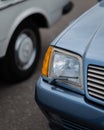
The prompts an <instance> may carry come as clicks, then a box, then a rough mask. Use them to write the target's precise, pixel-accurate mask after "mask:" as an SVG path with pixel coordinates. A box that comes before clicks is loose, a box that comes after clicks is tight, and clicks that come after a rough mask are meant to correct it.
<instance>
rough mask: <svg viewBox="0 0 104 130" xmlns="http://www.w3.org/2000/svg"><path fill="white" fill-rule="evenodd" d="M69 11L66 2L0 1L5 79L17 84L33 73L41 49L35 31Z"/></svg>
mask: <svg viewBox="0 0 104 130" xmlns="http://www.w3.org/2000/svg"><path fill="white" fill-rule="evenodd" d="M69 10H70V2H69V1H68V0H0V58H1V59H2V60H1V68H2V69H1V70H2V71H3V74H4V76H6V77H7V78H8V79H12V80H15V81H20V80H23V79H25V78H27V77H28V76H29V75H30V74H31V73H32V72H33V70H34V68H35V67H34V66H35V65H36V63H37V60H38V56H39V53H40V52H39V50H40V46H41V44H40V35H39V31H38V28H41V27H49V26H51V25H52V24H54V23H55V22H56V21H57V20H58V19H59V18H60V16H61V15H62V13H66V12H68V11H69ZM0 73H1V72H0ZM6 77H5V78H6Z"/></svg>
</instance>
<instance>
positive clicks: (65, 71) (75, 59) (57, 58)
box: [42, 46, 82, 88]
mask: <svg viewBox="0 0 104 130" xmlns="http://www.w3.org/2000/svg"><path fill="white" fill-rule="evenodd" d="M42 74H43V75H44V76H47V77H49V79H56V80H59V81H60V82H64V83H66V84H72V85H74V86H75V87H76V86H77V87H78V88H82V59H81V57H80V56H79V55H76V54H73V53H69V52H66V51H63V50H60V49H57V48H53V47H51V46H50V47H49V48H48V51H47V53H46V56H45V59H44V63H43V68H42Z"/></svg>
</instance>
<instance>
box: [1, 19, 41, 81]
mask: <svg viewBox="0 0 104 130" xmlns="http://www.w3.org/2000/svg"><path fill="white" fill-rule="evenodd" d="M39 54H40V35H39V31H38V27H37V26H36V24H34V22H32V21H31V20H26V21H24V22H22V23H21V24H20V25H19V26H18V27H17V29H16V31H15V32H14V34H13V36H12V38H11V40H10V43H9V47H8V50H7V53H6V56H5V58H4V63H3V66H2V67H3V69H2V70H3V75H4V78H6V79H8V80H10V81H21V80H24V79H26V78H28V77H29V76H30V75H31V74H32V73H33V72H34V69H35V67H36V64H37V62H38V60H39Z"/></svg>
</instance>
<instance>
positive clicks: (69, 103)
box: [35, 1, 104, 130]
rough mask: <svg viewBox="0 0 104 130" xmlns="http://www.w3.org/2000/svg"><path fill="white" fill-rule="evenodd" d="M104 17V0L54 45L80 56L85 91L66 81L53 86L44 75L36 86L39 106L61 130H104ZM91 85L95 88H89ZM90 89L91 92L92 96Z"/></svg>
mask: <svg viewBox="0 0 104 130" xmlns="http://www.w3.org/2000/svg"><path fill="white" fill-rule="evenodd" d="M103 15H104V1H102V2H101V3H98V4H97V5H95V6H94V7H93V8H91V9H90V10H88V11H87V12H86V13H84V14H83V15H82V16H80V17H79V18H78V19H77V20H75V21H74V22H73V23H72V24H71V25H69V27H68V28H67V29H66V30H65V31H64V32H62V33H61V34H60V35H59V36H58V37H57V38H56V39H55V40H54V41H53V42H52V44H51V46H53V47H55V48H58V49H60V50H64V51H67V52H70V53H73V54H74V53H75V55H80V56H81V58H82V62H83V67H82V71H83V76H82V77H83V92H82V93H81V92H80V91H82V90H80V89H79V91H77V87H76V88H75V87H73V86H72V84H71V83H69V84H68V87H67V88H66V84H67V83H66V84H65V83H64V81H59V82H58V81H56V82H53V83H52V82H50V81H49V80H50V79H48V78H50V77H47V79H45V78H44V76H41V77H40V79H39V80H38V82H37V84H36V92H35V94H36V95H35V97H36V101H37V103H38V105H39V106H40V108H41V109H42V110H43V111H45V115H46V116H47V117H48V119H49V121H50V122H51V123H53V122H54V123H55V124H57V125H58V126H62V129H63V128H67V130H69V129H70V127H71V128H72V129H76V128H77V129H79V130H80V129H84V130H86V129H87V130H88V129H93V130H96V129H100V130H103V129H104V91H103V90H104V17H103ZM91 67H92V68H91ZM89 68H90V71H91V74H92V76H91V75H90V76H91V78H92V79H91V80H89V78H90V76H89ZM49 69H50V68H49ZM53 71H54V70H53ZM96 71H97V72H96ZM62 76H63V75H62ZM59 77H61V76H59ZM67 79H68V78H67ZM89 82H91V83H93V85H94V86H91V85H89V84H88V83H89ZM90 87H92V88H90ZM72 88H73V89H72ZM89 89H92V90H91V94H90V90H89ZM52 115H54V116H52Z"/></svg>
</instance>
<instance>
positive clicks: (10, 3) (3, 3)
mask: <svg viewBox="0 0 104 130" xmlns="http://www.w3.org/2000/svg"><path fill="white" fill-rule="evenodd" d="M25 1H27V0H12V1H11V0H10V1H1V2H0V10H3V9H6V8H8V7H10V6H13V5H16V4H19V3H22V2H25Z"/></svg>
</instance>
